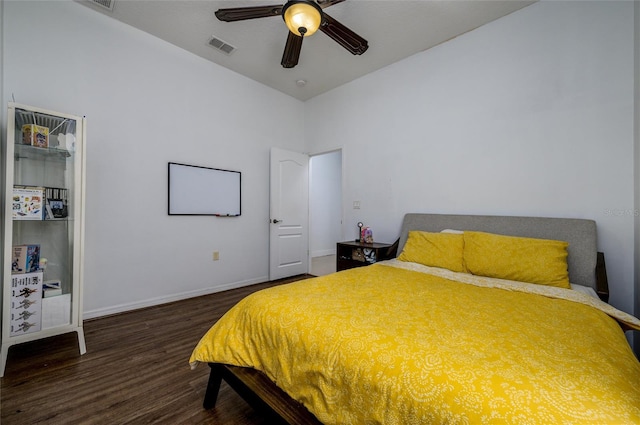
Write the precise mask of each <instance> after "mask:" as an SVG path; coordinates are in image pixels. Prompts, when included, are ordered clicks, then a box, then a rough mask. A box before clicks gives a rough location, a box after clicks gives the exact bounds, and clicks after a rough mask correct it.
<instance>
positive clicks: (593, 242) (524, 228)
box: [398, 213, 598, 289]
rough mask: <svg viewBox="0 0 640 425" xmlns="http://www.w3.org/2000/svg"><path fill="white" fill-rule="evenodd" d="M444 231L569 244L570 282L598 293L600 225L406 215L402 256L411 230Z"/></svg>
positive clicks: (576, 221)
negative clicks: (490, 234) (538, 239)
mask: <svg viewBox="0 0 640 425" xmlns="http://www.w3.org/2000/svg"><path fill="white" fill-rule="evenodd" d="M444 229H455V230H476V231H481V232H489V233H497V234H501V235H510V236H523V237H530V238H540V239H554V240H560V241H566V242H569V256H568V259H567V261H568V264H569V281H570V282H571V283H576V284H578V285H584V286H590V287H592V288H594V289H596V261H597V255H598V251H597V237H596V222H595V221H593V220H586V219H577V218H544V217H513V216H486V215H450V214H414V213H412V214H406V215H405V216H404V221H403V222H402V229H401V231H400V243H399V245H398V253H400V252H402V248H403V247H404V244H405V242H406V241H407V235H408V234H409V230H422V231H425V232H440V231H441V230H444Z"/></svg>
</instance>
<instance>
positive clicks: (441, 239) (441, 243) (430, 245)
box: [398, 230, 465, 272]
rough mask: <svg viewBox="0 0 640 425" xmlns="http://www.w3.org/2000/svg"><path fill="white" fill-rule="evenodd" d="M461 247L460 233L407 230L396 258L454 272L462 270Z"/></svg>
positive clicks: (462, 241)
mask: <svg viewBox="0 0 640 425" xmlns="http://www.w3.org/2000/svg"><path fill="white" fill-rule="evenodd" d="M463 247H464V239H463V237H462V234H454V233H430V232H420V231H417V230H412V231H410V232H409V237H408V238H407V242H406V243H405V245H404V248H403V249H402V252H401V253H400V255H399V256H398V260H401V261H411V262H414V263H420V264H424V265H425V266H431V267H440V268H443V269H449V270H452V271H454V272H464V271H465V269H464V264H463V262H462V249H463Z"/></svg>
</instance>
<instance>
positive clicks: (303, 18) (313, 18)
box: [216, 0, 369, 68]
mask: <svg viewBox="0 0 640 425" xmlns="http://www.w3.org/2000/svg"><path fill="white" fill-rule="evenodd" d="M343 1H344V0H318V1H317V2H316V1H314V0H289V1H288V2H287V3H285V4H284V5H282V6H281V5H274V6H249V7H234V8H230V9H219V10H218V11H216V17H217V18H218V19H219V20H221V21H225V22H234V21H244V20H247V19H256V18H266V17H269V16H277V15H282V18H283V19H284V21H285V23H286V24H287V27H288V28H289V35H288V37H287V43H286V44H285V47H284V53H283V54H282V62H281V64H282V66H283V67H285V68H293V67H294V66H296V65H297V64H298V59H299V58H300V50H301V49H302V40H303V38H304V37H308V36H310V35H312V34H313V33H315V32H316V31H317V30H318V29H319V30H320V31H322V32H323V33H325V34H326V35H328V36H329V37H331V38H332V39H333V40H334V41H335V42H337V43H338V44H340V45H341V46H342V47H344V48H345V49H347V50H348V51H349V52H351V53H352V54H354V55H361V54H363V53H364V52H366V51H367V49H368V48H369V45H368V43H367V40H365V39H364V38H362V37H360V36H359V35H358V34H356V33H355V32H353V31H351V30H350V29H349V28H347V27H345V26H344V25H342V24H341V23H340V22H338V21H336V20H335V19H333V18H332V17H331V16H329V15H327V14H326V13H325V12H324V11H323V10H322V9H324V8H327V7H329V6H333V5H334V4H336V3H341V2H343Z"/></svg>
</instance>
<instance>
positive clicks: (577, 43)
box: [305, 2, 634, 312]
mask: <svg viewBox="0 0 640 425" xmlns="http://www.w3.org/2000/svg"><path fill="white" fill-rule="evenodd" d="M633 24H634V23H633V3H632V2H540V3H536V4H534V5H532V6H529V7H527V8H524V9H522V10H520V11H518V12H515V13H513V14H511V15H509V16H507V17H505V18H502V19H499V20H497V21H494V22H493V23H490V24H488V25H485V26H483V27H481V28H479V29H477V30H475V31H472V32H470V33H467V34H465V35H463V36H460V37H458V38H456V39H454V40H451V41H449V42H447V43H444V44H442V45H440V46H438V47H436V48H433V49H431V50H428V51H426V52H422V53H420V54H417V55H414V56H413V57H410V58H408V59H406V60H404V61H402V62H399V63H396V64H394V65H391V66H388V67H386V68H384V69H381V70H379V71H378V72H375V73H373V74H369V75H367V76H365V77H363V78H360V79H358V80H356V81H354V82H351V83H349V84H346V85H344V86H342V87H339V88H337V89H335V90H333V91H331V92H328V93H326V94H324V95H321V96H319V97H316V98H314V99H311V100H309V101H307V102H306V104H305V116H306V117H307V120H306V122H305V140H306V142H307V144H308V146H307V147H308V149H309V150H310V152H322V151H325V150H327V149H331V148H332V147H333V146H334V145H335V144H338V145H342V146H343V147H344V155H343V161H344V162H345V164H344V170H345V175H344V177H343V178H344V180H345V182H346V184H345V195H344V199H345V204H344V205H345V206H344V217H345V221H344V224H343V226H344V229H345V236H346V237H349V238H350V237H351V236H354V237H355V233H356V232H355V223H356V222H358V221H363V222H365V223H367V225H370V226H371V227H372V228H373V229H374V232H375V233H374V236H375V238H376V239H377V240H381V241H385V240H386V241H394V240H395V239H396V238H397V237H398V232H399V230H400V224H401V220H402V217H403V214H404V213H406V212H434V213H463V214H464V213H467V214H495V215H530V216H556V217H578V218H589V219H594V220H596V221H597V224H598V229H599V231H598V237H599V243H598V244H599V249H600V250H601V251H604V252H605V255H606V262H607V268H608V274H609V284H610V289H611V294H612V295H611V303H612V304H613V305H614V306H616V307H618V308H621V309H622V310H625V311H627V312H631V311H633V292H634V288H633V273H634V267H633V258H634V256H633V233H634V217H633V215H634V210H633V208H634V182H633V166H634V165H633V81H634V69H633V41H634V40H633V29H634V26H633ZM318 114H322V116H323V117H324V118H325V119H323V120H322V122H319V121H315V120H313V119H311V118H310V117H314V116H318ZM327 122H330V123H331V126H326V125H325V123H327ZM354 123H357V125H354ZM374 180H375V182H376V183H375V184H371V182H372V181H374ZM354 200H359V201H360V203H361V209H360V210H353V209H352V208H351V205H352V201H354ZM352 229H353V231H352Z"/></svg>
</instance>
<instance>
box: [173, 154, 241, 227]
mask: <svg viewBox="0 0 640 425" xmlns="http://www.w3.org/2000/svg"><path fill="white" fill-rule="evenodd" d="M236 185H237V186H236ZM167 189H168V190H167V212H168V214H169V215H212V216H216V217H239V216H240V215H241V214H242V173H241V172H240V171H232V170H224V169H220V168H211V167H202V166H199V165H189V164H180V163H177V162H169V164H168V167H167ZM207 195H208V196H207ZM203 201H204V202H203Z"/></svg>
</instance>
